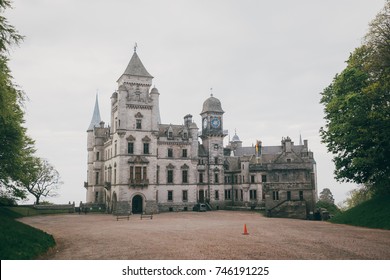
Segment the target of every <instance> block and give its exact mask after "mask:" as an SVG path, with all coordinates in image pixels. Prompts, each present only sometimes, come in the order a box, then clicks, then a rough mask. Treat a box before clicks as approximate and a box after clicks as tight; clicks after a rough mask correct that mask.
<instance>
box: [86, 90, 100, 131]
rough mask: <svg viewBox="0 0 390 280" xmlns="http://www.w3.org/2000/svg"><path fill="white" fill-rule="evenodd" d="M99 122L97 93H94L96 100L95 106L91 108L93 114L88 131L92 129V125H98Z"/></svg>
mask: <svg viewBox="0 0 390 280" xmlns="http://www.w3.org/2000/svg"><path fill="white" fill-rule="evenodd" d="M100 122H101V119H100V111H99V102H98V95H97V93H96V101H95V108H94V109H93V115H92V120H91V124H90V125H89V127H88V131H90V130H93V128H94V127H96V126H99V124H100Z"/></svg>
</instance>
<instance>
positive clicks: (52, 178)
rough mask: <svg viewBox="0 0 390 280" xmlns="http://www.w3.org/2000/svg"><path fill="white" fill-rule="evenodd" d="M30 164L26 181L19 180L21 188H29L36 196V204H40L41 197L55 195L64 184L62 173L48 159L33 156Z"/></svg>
mask: <svg viewBox="0 0 390 280" xmlns="http://www.w3.org/2000/svg"><path fill="white" fill-rule="evenodd" d="M32 162H33V163H34V164H30V165H29V166H28V170H27V171H28V173H27V174H28V176H26V178H25V181H24V182H18V185H19V188H20V189H25V190H27V191H28V192H29V193H30V194H32V195H33V196H34V197H35V204H40V199H41V197H54V196H56V195H57V190H58V188H59V187H60V185H61V184H62V182H61V180H60V174H59V173H58V171H57V170H56V169H55V168H54V166H53V165H51V164H50V163H49V162H48V161H47V160H45V159H41V158H33V160H32Z"/></svg>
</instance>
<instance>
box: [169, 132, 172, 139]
mask: <svg viewBox="0 0 390 280" xmlns="http://www.w3.org/2000/svg"><path fill="white" fill-rule="evenodd" d="M168 139H173V132H172V131H168Z"/></svg>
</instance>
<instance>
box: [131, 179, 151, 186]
mask: <svg viewBox="0 0 390 280" xmlns="http://www.w3.org/2000/svg"><path fill="white" fill-rule="evenodd" d="M148 185H149V179H129V186H130V187H141V188H142V187H147V186H148Z"/></svg>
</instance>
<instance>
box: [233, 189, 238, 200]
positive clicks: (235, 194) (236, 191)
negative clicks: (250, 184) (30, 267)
mask: <svg viewBox="0 0 390 280" xmlns="http://www.w3.org/2000/svg"><path fill="white" fill-rule="evenodd" d="M234 199H235V200H238V190H234Z"/></svg>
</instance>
